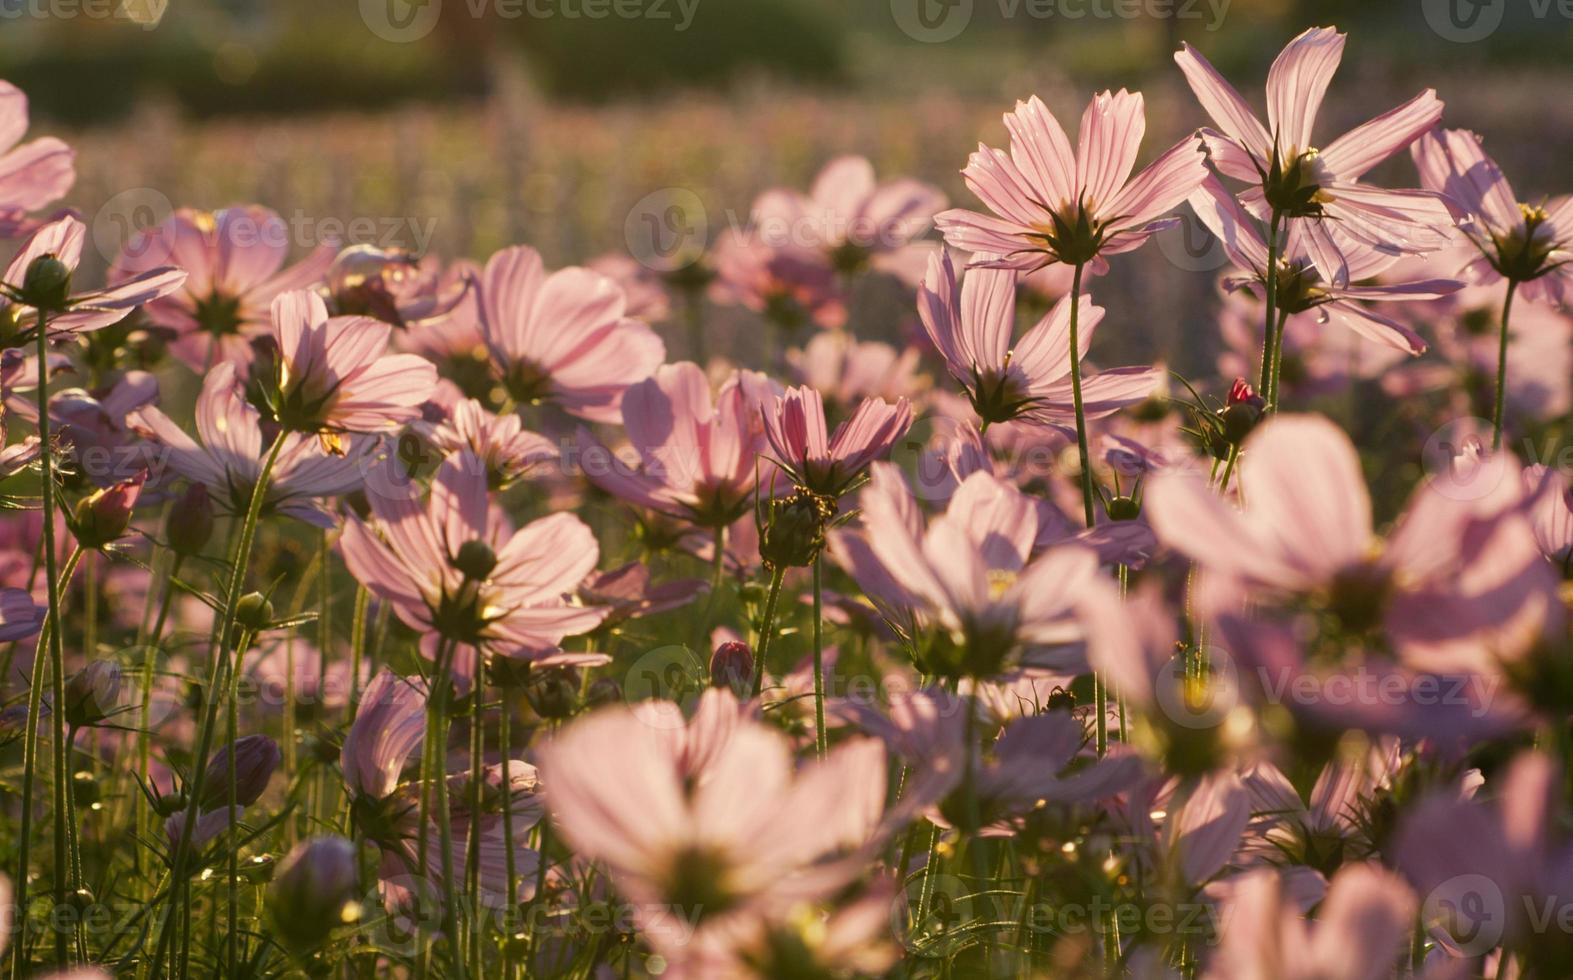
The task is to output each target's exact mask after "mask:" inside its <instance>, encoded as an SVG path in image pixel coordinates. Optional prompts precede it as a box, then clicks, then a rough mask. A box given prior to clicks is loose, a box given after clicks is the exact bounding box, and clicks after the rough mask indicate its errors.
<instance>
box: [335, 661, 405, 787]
mask: <svg viewBox="0 0 1573 980" xmlns="http://www.w3.org/2000/svg"><path fill="white" fill-rule="evenodd" d="M425 738H426V693H425V691H424V690H422V689H421V688H419V687H417V686H416V685H415V684H414V683H412V682H411V681H409V680H406V679H405V678H403V677H400V676H398V675H397V674H394V673H393V672H391V671H389V670H387V669H386V668H384V669H383V670H381V671H379V672H378V673H377V676H376V677H375V678H373V679H372V682H371V683H370V684H369V685H367V687H366V690H365V691H363V692H361V698H360V706H359V707H358V708H357V709H356V711H355V721H354V722H353V723H352V724H351V725H350V729H349V732H348V733H347V734H346V735H345V736H344V747H343V749H342V751H340V753H339V765H340V768H341V769H343V771H344V783H345V785H346V786H348V787H349V789H350V791H351V792H352V793H353V794H355V795H356V796H359V797H366V798H368V799H371V800H382V799H385V798H387V797H388V796H390V795H391V794H392V793H393V791H394V789H395V788H396V787H398V785H399V784H400V783H401V782H402V781H403V778H402V777H403V773H404V767H405V765H406V764H407V763H408V762H409V760H410V756H412V755H413V754H414V753H415V750H416V749H418V748H420V745H421V742H423V741H424V740H425Z"/></svg>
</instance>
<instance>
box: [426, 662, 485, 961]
mask: <svg viewBox="0 0 1573 980" xmlns="http://www.w3.org/2000/svg"><path fill="white" fill-rule="evenodd" d="M445 646H447V647H448V648H449V650H448V653H447V655H446V656H444V657H442V658H441V660H440V662H439V663H438V665H437V675H436V677H435V678H434V683H433V685H432V694H431V698H429V699H428V700H427V702H426V737H427V738H429V739H432V740H433V742H434V743H435V749H434V753H435V756H436V760H437V766H436V769H437V771H436V773H435V774H434V782H435V789H436V799H435V800H434V801H433V805H434V806H435V807H436V809H437V846H438V847H440V848H441V849H442V853H441V855H439V858H440V860H441V862H442V892H443V910H442V930H443V934H444V935H445V936H446V937H447V939H448V953H449V955H450V956H451V957H452V958H453V968H454V974H455V975H456V976H458V977H461V978H462V977H464V976H465V975H466V971H465V968H464V958H463V956H462V955H461V954H460V950H459V931H458V912H459V894H458V891H457V882H455V881H454V874H453V813H452V812H451V810H450V809H449V806H448V773H447V766H446V765H444V764H443V758H444V753H445V752H446V751H447V746H448V698H449V695H450V693H451V692H452V687H453V683H452V679H451V678H452V674H453V669H452V660H453V654H454V653H455V652H457V651H455V650H454V649H453V647H454V646H455V644H453V643H451V642H450V643H447V644H445ZM479 682H480V678H478V677H477V678H476V683H479Z"/></svg>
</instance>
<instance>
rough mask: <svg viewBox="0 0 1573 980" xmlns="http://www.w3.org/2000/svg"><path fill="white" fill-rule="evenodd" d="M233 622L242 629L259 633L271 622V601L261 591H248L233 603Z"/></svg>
mask: <svg viewBox="0 0 1573 980" xmlns="http://www.w3.org/2000/svg"><path fill="white" fill-rule="evenodd" d="M235 622H236V624H238V625H239V626H240V627H241V628H242V629H248V630H250V631H252V632H253V633H260V632H261V631H262V630H265V629H267V628H268V624H269V623H271V622H273V603H271V602H269V601H268V597H267V596H265V595H263V594H262V593H261V592H248V593H246V594H245V595H243V596H241V597H240V601H239V602H237V603H236V604H235Z"/></svg>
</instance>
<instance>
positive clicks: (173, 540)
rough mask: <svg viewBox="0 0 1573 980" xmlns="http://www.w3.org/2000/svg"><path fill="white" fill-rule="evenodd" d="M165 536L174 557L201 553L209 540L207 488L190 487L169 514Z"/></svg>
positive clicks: (210, 519) (210, 521)
mask: <svg viewBox="0 0 1573 980" xmlns="http://www.w3.org/2000/svg"><path fill="white" fill-rule="evenodd" d="M165 534H166V535H167V536H168V537H169V546H170V548H171V549H173V550H174V552H175V554H177V555H183V556H186V557H189V556H191V555H198V554H201V553H202V549H203V548H206V547H207V545H208V539H209V538H211V537H213V501H212V499H211V498H210V497H209V496H208V488H207V487H205V486H203V485H202V484H200V483H193V484H192V485H191V486H190V487H188V488H186V492H185V493H184V494H183V495H181V498H180V500H179V501H178V502H177V503H176V504H175V507H174V509H173V510H171V511H170V513H169V524H168V525H167V526H166V529H165Z"/></svg>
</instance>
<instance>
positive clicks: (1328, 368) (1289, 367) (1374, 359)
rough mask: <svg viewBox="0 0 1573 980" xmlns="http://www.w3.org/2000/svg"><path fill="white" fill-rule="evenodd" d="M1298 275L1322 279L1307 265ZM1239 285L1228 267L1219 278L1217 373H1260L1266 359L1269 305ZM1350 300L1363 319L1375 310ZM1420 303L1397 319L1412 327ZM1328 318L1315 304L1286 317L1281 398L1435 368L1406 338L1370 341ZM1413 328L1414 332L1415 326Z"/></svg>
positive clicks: (1300, 398)
mask: <svg viewBox="0 0 1573 980" xmlns="http://www.w3.org/2000/svg"><path fill="white" fill-rule="evenodd" d="M1299 274H1300V276H1301V277H1303V279H1304V281H1307V282H1312V281H1316V280H1317V279H1319V278H1320V274H1318V273H1315V271H1314V270H1309V269H1303V268H1302V269H1301V270H1300V273H1299ZM1310 276H1315V277H1316V279H1311V278H1309V277H1310ZM1238 284H1239V277H1237V276H1236V275H1235V274H1234V273H1233V272H1231V271H1225V273H1224V275H1223V279H1222V283H1221V286H1222V290H1223V293H1224V295H1223V302H1222V304H1221V306H1220V308H1219V311H1218V333H1219V336H1220V337H1221V338H1222V340H1223V342H1224V349H1223V350H1221V351H1220V352H1219V354H1218V360H1217V365H1218V367H1217V373H1218V375H1219V376H1220V377H1224V378H1238V377H1245V376H1250V377H1256V376H1257V372H1258V371H1259V370H1260V369H1261V363H1262V343H1263V341H1264V339H1265V333H1264V327H1265V324H1266V317H1265V315H1264V314H1265V307H1264V305H1263V303H1262V301H1261V299H1260V297H1259V296H1257V295H1256V294H1255V293H1256V292H1258V291H1253V290H1252V289H1250V288H1247V289H1238V288H1235V289H1233V290H1231V287H1237V286H1238ZM1455 295H1456V294H1455ZM1351 305H1354V306H1357V307H1360V308H1361V314H1362V318H1363V317H1364V315H1366V314H1369V313H1370V312H1371V311H1370V310H1368V309H1365V308H1364V307H1363V306H1362V305H1361V304H1359V303H1352V304H1351ZM1421 306H1422V304H1421V303H1416V304H1415V307H1416V309H1411V308H1410V307H1409V306H1408V305H1406V306H1405V307H1403V308H1402V310H1401V311H1400V313H1401V316H1398V317H1393V319H1401V320H1402V321H1404V322H1407V323H1408V324H1409V326H1410V327H1411V328H1413V326H1414V325H1415V322H1416V321H1417V320H1418V319H1419V317H1418V316H1417V315H1416V314H1417V313H1418V312H1419V308H1420V307H1421ZM1324 317H1325V318H1326V320H1327V321H1328V322H1331V320H1332V316H1331V314H1330V313H1327V312H1325V311H1324V310H1322V309H1320V308H1313V309H1311V310H1310V311H1308V312H1307V313H1304V314H1300V315H1291V316H1290V317H1289V319H1288V320H1286V321H1284V331H1283V335H1282V337H1281V338H1280V340H1281V342H1282V344H1283V347H1282V350H1283V355H1282V358H1281V364H1282V373H1281V374H1280V375H1279V378H1278V387H1279V391H1280V392H1281V393H1282V398H1281V399H1280V400H1281V401H1284V402H1287V403H1289V404H1304V403H1305V402H1308V401H1310V400H1311V399H1314V398H1317V397H1320V396H1325V395H1331V394H1336V393H1338V392H1343V391H1347V390H1348V387H1349V385H1350V384H1351V383H1352V382H1353V381H1354V380H1357V379H1358V380H1364V379H1372V378H1378V379H1381V383H1382V385H1383V390H1384V391H1387V390H1388V388H1387V386H1388V384H1389V381H1388V379H1389V378H1391V377H1394V376H1398V375H1401V374H1402V373H1403V372H1405V371H1407V370H1423V371H1431V370H1434V369H1435V367H1436V366H1435V365H1433V364H1430V363H1428V360H1427V359H1426V358H1419V359H1416V358H1414V357H1413V356H1412V355H1411V353H1410V348H1409V342H1408V340H1407V339H1406V340H1405V341H1404V346H1403V347H1402V348H1399V347H1394V346H1392V344H1390V343H1387V342H1379V341H1373V340H1368V339H1367V338H1366V337H1365V336H1364V335H1363V334H1361V333H1356V332H1355V331H1353V330H1329V329H1328V328H1327V322H1323V318H1324ZM1383 320H1384V325H1383V326H1382V327H1377V326H1376V325H1375V324H1371V325H1370V326H1371V327H1372V328H1373V329H1384V330H1385V329H1386V327H1385V321H1386V317H1385V316H1384V317H1383ZM1433 323H1434V321H1433ZM1410 332H1411V333H1415V331H1413V330H1412V329H1411V331H1410ZM1406 337H1407V335H1406ZM1391 339H1394V340H1397V339H1398V335H1397V334H1394V335H1393V336H1392V338H1391ZM1389 394H1393V392H1389Z"/></svg>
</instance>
